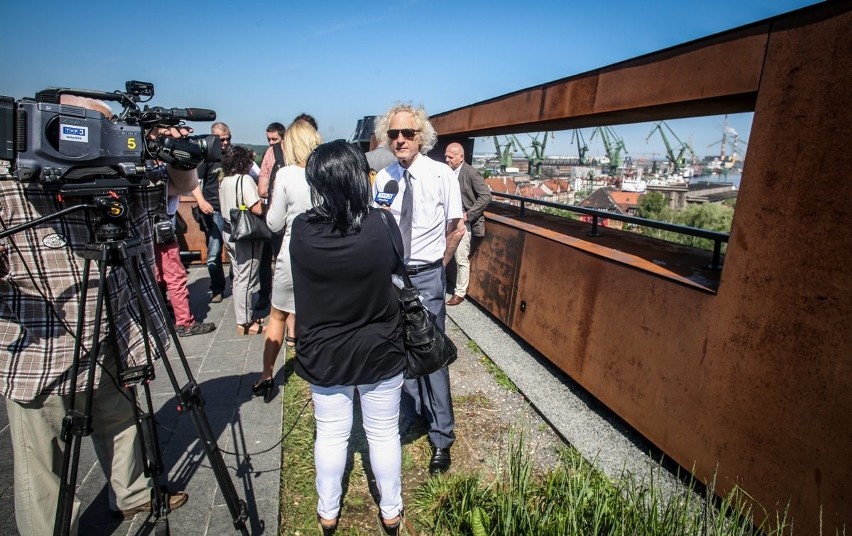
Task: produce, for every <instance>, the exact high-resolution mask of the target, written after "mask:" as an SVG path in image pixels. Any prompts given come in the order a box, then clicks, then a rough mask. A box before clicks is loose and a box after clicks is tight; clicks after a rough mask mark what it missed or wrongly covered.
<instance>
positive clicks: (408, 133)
mask: <svg viewBox="0 0 852 536" xmlns="http://www.w3.org/2000/svg"><path fill="white" fill-rule="evenodd" d="M418 132H420V131H419V130H414V129H413V128H392V129H390V130H388V132H387V134H388V139H389V140H395V139H397V138H398V137H399V135H400V134H402V137H403V138H405V139H407V140H413V139H414V136H416V135H417V133H418Z"/></svg>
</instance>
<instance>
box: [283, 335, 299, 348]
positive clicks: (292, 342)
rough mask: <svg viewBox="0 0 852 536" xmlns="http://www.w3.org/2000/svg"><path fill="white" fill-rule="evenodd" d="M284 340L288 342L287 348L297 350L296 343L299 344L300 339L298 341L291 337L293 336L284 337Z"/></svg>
mask: <svg viewBox="0 0 852 536" xmlns="http://www.w3.org/2000/svg"><path fill="white" fill-rule="evenodd" d="M284 340H285V341H287V346H288V347H289V348H295V347H296V343H297V342H298V340H299V339H297V338H296V337H291V336H289V335H287V336H286V337H284Z"/></svg>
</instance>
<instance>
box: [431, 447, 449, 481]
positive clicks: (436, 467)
mask: <svg viewBox="0 0 852 536" xmlns="http://www.w3.org/2000/svg"><path fill="white" fill-rule="evenodd" d="M450 463H452V461H451V460H450V449H449V447H447V448H445V449H442V448H439V447H435V448H433V449H432V459H431V460H429V474H430V475H439V474H441V473H445V472H446V471H447V469H449V468H450Z"/></svg>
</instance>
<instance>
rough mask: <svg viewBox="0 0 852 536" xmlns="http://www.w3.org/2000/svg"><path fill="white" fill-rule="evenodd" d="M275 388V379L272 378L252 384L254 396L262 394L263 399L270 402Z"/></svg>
mask: <svg viewBox="0 0 852 536" xmlns="http://www.w3.org/2000/svg"><path fill="white" fill-rule="evenodd" d="M274 389H275V381H273V379H272V378H269V379H268V380H263V381H262V382H259V383H256V384H254V385H252V386H251V392H252V394H253V395H254V396H262V397H263V401H264V402H266V403H267V404H269V402H270V401H271V400H272V391H273V390H274Z"/></svg>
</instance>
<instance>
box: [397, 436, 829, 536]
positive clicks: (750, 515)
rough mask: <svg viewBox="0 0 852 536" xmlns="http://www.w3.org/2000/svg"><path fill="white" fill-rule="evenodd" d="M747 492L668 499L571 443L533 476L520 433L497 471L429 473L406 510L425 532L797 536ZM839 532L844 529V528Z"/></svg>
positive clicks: (783, 517)
mask: <svg viewBox="0 0 852 536" xmlns="http://www.w3.org/2000/svg"><path fill="white" fill-rule="evenodd" d="M747 499H748V496H747V495H746V494H745V493H744V492H743V491H742V490H740V489H734V490H733V491H731V493H729V494H728V495H727V496H726V497H724V498H723V499H722V500H721V502H720V503H719V504H717V503H716V501H715V499H714V495H713V494H712V486H711V491H710V492H708V498H707V499H701V498H700V496H699V495H698V494H697V493H696V492H695V490H694V489H693V488H692V486H689V487H688V488H687V489H685V490H682V491H680V492H678V493H677V494H676V495H675V496H673V497H668V498H666V497H664V496H663V493H662V492H661V491H660V490H659V488H658V487H655V486H654V484H653V482H651V483H649V484H647V485H645V484H640V483H639V482H637V481H636V479H635V478H633V477H630V476H625V477H623V478H622V479H621V480H619V481H615V482H613V481H611V480H609V479H608V478H606V477H605V476H604V475H602V474H601V473H599V472H598V471H597V470H596V469H595V468H594V467H593V466H592V465H591V464H589V463H588V462H586V461H585V460H584V459H583V458H582V457H581V456H580V455H579V454H578V453H577V452H576V451H575V450H573V449H570V448H569V449H565V450H564V451H563V453H562V459H561V461H560V463H559V465H558V466H557V467H555V468H554V469H553V470H552V471H549V472H547V473H544V474H541V475H535V474H534V472H533V471H532V470H531V465H530V462H529V458H528V456H527V455H526V454H525V446H524V442H523V438H522V437H520V438H513V439H510V446H509V453H508V457H507V463H506V464H505V466H504V467H503V468H502V470H501V473H500V474H499V475H498V477H497V478H494V479H492V480H490V481H485V480H484V479H483V478H482V477H480V476H479V475H476V474H449V475H447V476H446V477H444V478H436V479H432V480H429V481H428V482H426V483H425V484H424V485H423V486H421V487H420V488H419V489H418V490H417V492H416V494H415V502H414V504H413V505H410V509H409V511H410V512H413V513H414V514H415V515H416V516H417V519H418V521H419V522H420V525H421V527H422V530H423V532H425V533H427V534H431V535H434V536H444V535H447V536H449V535H474V536H486V535H501V536H502V535H518V536H520V535H543V536H549V535H553V536H571V535H575V536H590V535H610V534H618V535H621V534H627V535H634V536H646V535H647V536H671V535H678V536H707V535H712V536H763V535H766V536H793V535H794V532H793V525H792V522H791V521H790V520H789V519H788V516H787V512H786V510H785V511H783V512H778V513H776V514H775V516H774V518H772V517H770V516H769V515H767V512H765V511H761V512H760V514H761V515H760V516H759V517H760V519H767V520H768V521H763V522H757V516H756V515H755V512H754V511H753V509H752V507H751V502H750V501H748V500H747ZM805 533H808V534H811V532H808V531H805V532H801V534H805ZM819 534H820V535H822V534H823V531H822V527H820V529H819ZM836 534H842V535H845V534H846V532H845V529H842V530H840V531H837V532H836Z"/></svg>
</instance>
